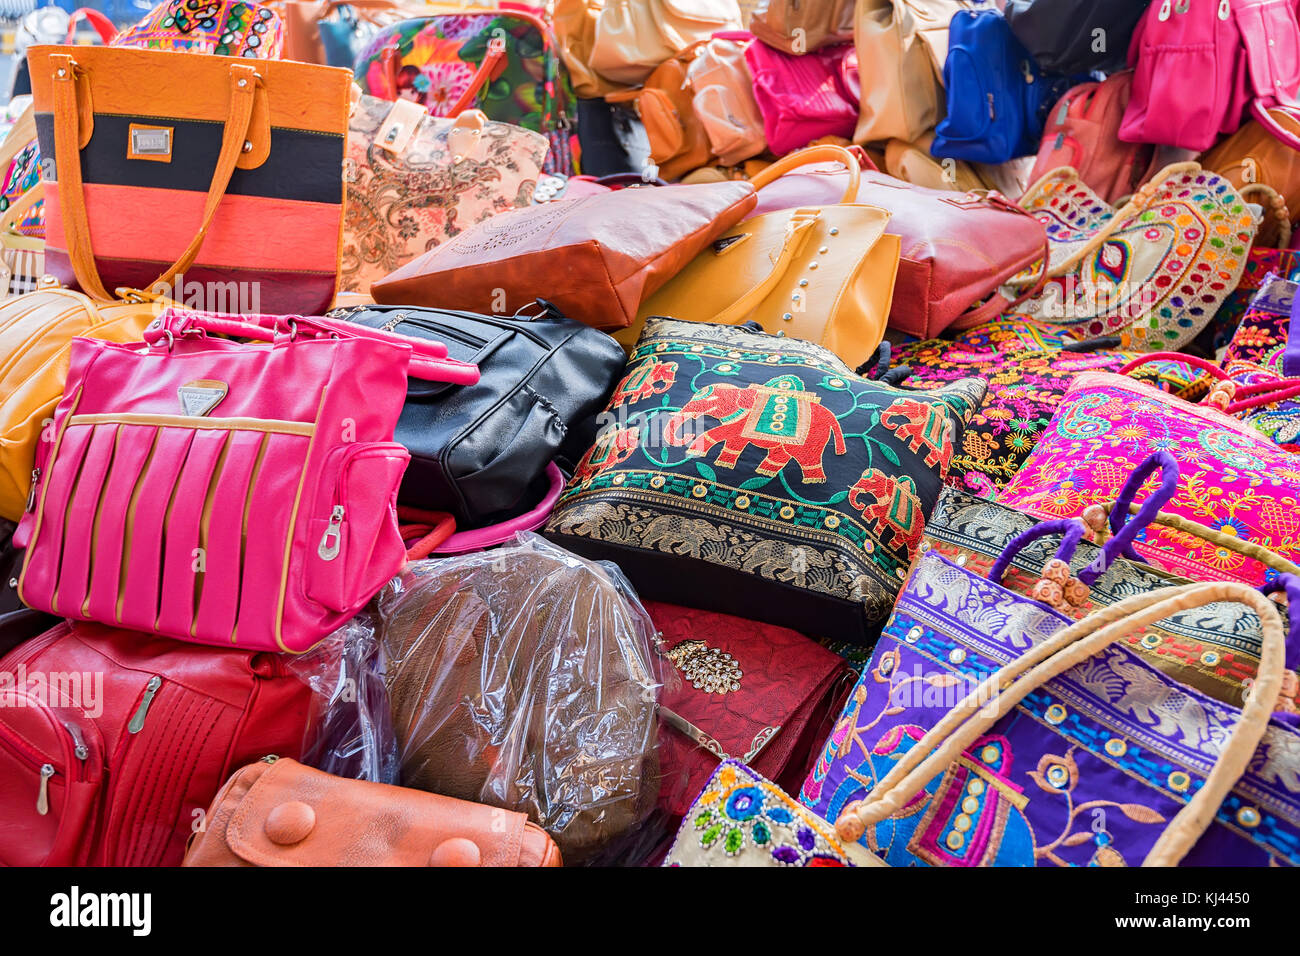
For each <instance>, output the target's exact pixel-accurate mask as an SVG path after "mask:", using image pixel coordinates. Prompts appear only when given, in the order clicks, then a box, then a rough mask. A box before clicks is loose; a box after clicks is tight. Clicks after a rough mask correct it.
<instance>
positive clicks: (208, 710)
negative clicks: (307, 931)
mask: <svg viewBox="0 0 1300 956" xmlns="http://www.w3.org/2000/svg"><path fill="white" fill-rule="evenodd" d="M39 673H45V674H55V673H58V674H64V675H71V677H72V678H80V680H79V681H77V682H70V683H68V684H67V687H69V688H72V689H73V692H74V694H75V695H76V696H73V697H72V698H71V699H68V698H67V697H64V696H57V697H56V696H52V695H49V694H46V695H44V697H43V698H42V697H41V696H40V695H34V694H32V693H31V692H23V691H21V690H19V691H17V692H16V691H15V690H14V686H15V684H16V683H18V680H19V678H20V677H21V678H26V677H27V676H29V675H35V674H39ZM0 680H3V681H5V685H0V699H3V695H10V697H11V698H12V697H13V696H14V695H15V694H16V693H26V695H27V696H26V697H25V699H24V700H23V701H22V703H21V704H20V705H18V706H5V707H0V737H3V738H4V741H5V744H6V745H7V746H0V808H2V809H3V812H0V863H3V864H4V865H6V866H37V865H46V866H175V865H177V864H178V863H180V862H181V858H182V856H183V854H184V851H185V840H186V838H187V837H188V836H189V835H190V834H191V832H193V827H194V824H195V822H196V821H202V820H203V819H204V817H203V813H204V811H205V810H206V808H207V807H208V805H209V804H210V803H211V802H212V799H213V797H214V796H215V795H216V793H217V791H218V790H219V789H220V788H221V785H222V783H223V782H224V781H225V780H226V778H227V777H229V776H230V774H231V772H232V771H233V770H234V769H235V768H237V767H240V766H242V765H243V764H245V763H248V762H249V761H250V760H257V759H259V758H260V757H261V756H263V755H265V754H268V753H276V754H286V755H290V756H297V755H298V753H299V750H300V748H301V747H302V742H303V737H304V735H305V732H306V729H307V720H308V711H309V708H310V704H311V689H310V688H309V687H308V686H307V684H305V683H304V682H302V681H300V680H299V679H298V678H297V677H295V676H292V675H291V674H290V673H289V672H288V669H287V667H286V663H285V658H284V657H283V656H282V655H279V654H267V653H259V652H249V651H247V650H239V649H231V648H211V647H195V646H192V645H187V644H181V643H179V642H177V641H170V640H165V639H163V638H159V637H152V636H150V635H148V634H139V633H135V632H132V631H125V630H119V629H116V628H110V627H104V626H101V625H99V624H88V623H82V622H61V623H59V624H58V625H57V626H56V627H55V628H54V629H53V630H51V631H49V632H48V633H46V634H43V635H42V636H40V637H37V638H33V639H32V640H30V641H27V642H26V643H24V644H21V645H19V646H18V647H17V648H16V649H14V650H13V651H11V652H10V653H9V654H8V655H6V656H5V657H4V658H3V659H2V660H0ZM77 692H79V693H77ZM92 698H93V699H92ZM13 703H15V704H16V703H17V701H16V700H15V701H13ZM74 704H80V706H73V705H74ZM88 713H89V714H90V715H91V716H87V714H88ZM20 755H21V756H20ZM43 767H44V768H45V772H44V773H43V772H42V768H43ZM42 777H44V778H45V781H44V791H43V792H44V795H45V799H44V801H43V802H42V800H41V793H42V782H41V781H42ZM42 809H44V811H45V812H41V810H42Z"/></svg>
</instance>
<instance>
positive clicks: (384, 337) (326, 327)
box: [144, 309, 479, 385]
mask: <svg viewBox="0 0 1300 956" xmlns="http://www.w3.org/2000/svg"><path fill="white" fill-rule="evenodd" d="M193 332H203V333H208V332H211V333H213V334H214V335H230V336H234V337H236V338H246V339H253V340H255V341H258V342H273V341H275V338H276V336H277V335H280V336H283V335H289V336H293V335H299V334H302V333H303V332H310V333H311V334H312V335H313V337H325V338H330V337H334V338H354V339H370V340H372V341H377V342H388V343H390V344H393V345H407V346H410V348H411V364H410V366H409V367H408V369H407V374H409V375H410V376H411V377H412V378H418V379H423V380H424V381H429V382H448V383H450V384H453V385H476V384H478V380H479V370H478V366H476V365H472V364H470V363H468V362H461V361H458V360H456V359H452V358H448V357H447V346H446V345H444V344H443V343H441V342H432V341H429V340H427V339H416V338H410V337H408V336H405V335H398V334H397V333H395V332H386V331H384V330H382V329H372V328H368V327H366V326H363V325H356V324H354V323H351V322H339V321H336V320H333V319H329V318H324V317H320V318H318V317H308V316H301V315H248V316H231V315H217V314H215V313H211V312H182V311H179V310H177V309H167V310H166V311H164V312H163V314H162V315H160V316H159V317H158V318H157V319H156V320H155V321H154V322H153V324H151V325H150V326H149V328H148V329H146V330H145V333H144V340H145V341H146V342H148V343H149V344H151V345H155V344H157V343H158V342H159V341H161V340H162V339H164V338H166V337H167V336H169V335H170V336H179V335H187V334H191V333H193Z"/></svg>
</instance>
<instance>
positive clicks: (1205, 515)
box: [997, 372, 1300, 585]
mask: <svg viewBox="0 0 1300 956" xmlns="http://www.w3.org/2000/svg"><path fill="white" fill-rule="evenodd" d="M1155 451H1166V452H1169V453H1170V454H1171V455H1173V457H1174V458H1175V459H1176V460H1177V461H1178V463H1179V466H1180V468H1181V471H1182V475H1181V477H1180V478H1179V481H1178V490H1177V493H1176V494H1175V495H1174V496H1173V498H1172V499H1171V500H1170V501H1169V503H1168V504H1167V505H1166V506H1165V508H1164V511H1165V512H1166V513H1167V514H1172V515H1176V516H1178V517H1182V518H1186V519H1188V520H1190V521H1195V522H1198V523H1201V524H1204V525H1207V526H1208V527H1210V528H1211V529H1212V530H1215V531H1220V532H1223V533H1225V534H1229V535H1233V536H1235V537H1237V538H1238V539H1240V540H1242V541H1245V542H1249V543H1251V544H1254V545H1259V546H1261V547H1263V548H1267V549H1269V550H1271V551H1274V552H1276V553H1277V554H1279V555H1280V556H1282V557H1283V558H1285V559H1286V560H1288V561H1295V560H1296V559H1297V558H1298V557H1300V456H1297V455H1293V454H1289V453H1288V452H1286V451H1283V450H1282V449H1281V448H1279V447H1278V446H1277V445H1275V444H1274V443H1273V442H1272V441H1270V440H1269V439H1268V438H1266V437H1265V436H1264V435H1262V434H1260V433H1259V432H1258V431H1256V430H1255V429H1254V428H1252V427H1250V426H1249V425H1246V424H1244V423H1242V422H1240V421H1238V420H1237V419H1235V418H1233V417H1231V416H1230V415H1228V414H1225V413H1224V412H1223V411H1220V410H1218V409H1217V408H1214V407H1211V406H1208V405H1204V404H1201V405H1192V404H1191V403H1189V402H1185V401H1182V400H1180V399H1178V398H1174V397H1173V396H1171V395H1164V394H1162V393H1160V392H1157V391H1156V390H1155V389H1153V388H1151V387H1150V386H1148V385H1146V384H1144V383H1141V382H1135V381H1133V380H1132V379H1129V378H1125V377H1123V376H1120V375H1112V374H1109V373H1105V372H1087V373H1084V374H1083V375H1081V376H1079V377H1078V378H1077V379H1075V381H1074V383H1073V384H1072V385H1071V386H1070V389H1069V391H1067V392H1066V395H1065V398H1064V400H1063V401H1062V402H1061V405H1060V407H1059V408H1058V409H1057V410H1056V414H1055V415H1054V416H1053V417H1052V420H1051V422H1050V423H1049V424H1048V426H1047V428H1046V430H1045V431H1044V433H1043V435H1042V437H1041V438H1040V439H1039V442H1038V444H1037V445H1036V446H1035V447H1034V450H1033V451H1032V452H1030V454H1029V457H1028V459H1026V461H1025V464H1024V467H1023V468H1022V469H1021V470H1020V472H1019V473H1018V474H1017V475H1016V476H1015V477H1014V478H1013V479H1012V480H1011V481H1010V482H1009V483H1008V484H1007V485H1006V486H1005V487H1003V488H1002V490H1001V491H1000V492H999V493H998V498H997V500H998V501H1000V502H1002V503H1003V504H1007V505H1011V506H1012V507H1014V508H1019V509H1021V510H1023V511H1028V512H1029V513H1030V514H1034V515H1037V516H1038V517H1040V518H1073V517H1078V516H1079V515H1081V514H1083V512H1084V510H1085V509H1086V508H1087V507H1088V506H1090V505H1093V504H1106V503H1108V502H1110V501H1113V500H1115V498H1116V497H1117V496H1118V494H1119V491H1120V488H1121V486H1122V485H1123V484H1124V482H1125V480H1126V479H1127V478H1128V476H1129V474H1130V473H1132V472H1133V470H1134V469H1135V467H1136V466H1137V465H1138V464H1139V463H1140V462H1142V461H1143V460H1144V459H1146V458H1147V456H1148V455H1150V454H1151V453H1152V452H1155ZM1135 548H1136V549H1137V551H1138V553H1140V554H1141V555H1142V556H1143V557H1145V558H1146V559H1147V560H1149V561H1151V562H1152V563H1153V564H1155V565H1157V566H1159V567H1162V568H1164V569H1165V570H1168V571H1172V572H1174V573H1176V574H1182V575H1185V576H1187V577H1189V578H1192V579H1194V580H1237V581H1244V582H1246V583H1248V584H1254V585H1260V584H1263V583H1264V582H1265V580H1266V579H1267V569H1266V568H1265V567H1264V565H1262V564H1261V563H1260V562H1259V561H1257V560H1255V559H1253V558H1251V557H1248V556H1246V555H1242V554H1236V553H1232V552H1227V551H1223V550H1221V549H1219V548H1216V547H1215V546H1213V545H1211V544H1207V543H1205V542H1203V541H1201V540H1200V539H1197V538H1190V539H1189V538H1188V537H1187V536H1186V535H1183V534H1182V533H1180V532H1178V531H1176V530H1173V529H1167V528H1160V529H1159V530H1155V531H1150V530H1149V531H1147V532H1144V533H1143V534H1142V535H1141V536H1140V537H1139V539H1138V541H1137V542H1136V544H1135Z"/></svg>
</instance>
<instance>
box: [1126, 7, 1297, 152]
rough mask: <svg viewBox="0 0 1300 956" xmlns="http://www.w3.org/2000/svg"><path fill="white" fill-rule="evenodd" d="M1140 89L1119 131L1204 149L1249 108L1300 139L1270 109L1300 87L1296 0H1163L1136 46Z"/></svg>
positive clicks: (1290, 101)
mask: <svg viewBox="0 0 1300 956" xmlns="http://www.w3.org/2000/svg"><path fill="white" fill-rule="evenodd" d="M1128 65H1129V66H1130V67H1134V69H1135V72H1134V74H1133V93H1132V98H1131V99H1130V100H1129V104H1128V108H1127V109H1126V110H1125V112H1124V122H1123V125H1121V126H1120V131H1119V138H1120V139H1122V140H1123V141H1124V142H1126V143H1155V144H1157V145H1165V146H1179V147H1183V148H1185V149H1194V150H1196V151H1198V152H1200V151H1203V150H1207V149H1209V148H1210V147H1211V146H1213V145H1214V142H1215V140H1216V139H1217V138H1218V136H1219V134H1220V133H1235V132H1236V131H1237V129H1238V128H1239V127H1240V126H1241V123H1242V120H1243V118H1244V116H1245V114H1246V112H1247V110H1249V111H1250V112H1252V113H1253V114H1254V116H1255V118H1256V119H1258V120H1259V121H1260V122H1261V123H1262V124H1264V126H1265V127H1267V128H1268V129H1269V131H1270V132H1272V134H1273V135H1274V136H1276V137H1277V138H1278V139H1279V140H1281V141H1282V142H1284V143H1286V144H1287V145H1288V146H1291V147H1292V148H1293V149H1300V139H1297V138H1296V137H1295V135H1294V134H1292V133H1290V132H1288V131H1287V130H1285V129H1283V128H1282V127H1281V126H1280V125H1279V124H1278V122H1277V121H1276V120H1275V119H1273V118H1272V117H1271V116H1269V115H1268V109H1269V107H1272V106H1295V105H1297V96H1298V95H1300V26H1297V23H1296V11H1295V4H1294V0H1177V2H1175V0H1160V2H1159V3H1152V4H1151V6H1150V7H1148V8H1147V11H1146V13H1144V14H1143V15H1142V19H1141V20H1140V21H1139V22H1138V27H1137V30H1136V31H1135V32H1134V34H1133V40H1132V42H1131V43H1130V44H1129V50H1128Z"/></svg>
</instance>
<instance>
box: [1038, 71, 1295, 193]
mask: <svg viewBox="0 0 1300 956" xmlns="http://www.w3.org/2000/svg"><path fill="white" fill-rule="evenodd" d="M1132 87H1133V73H1132V71H1129V70H1125V71H1123V72H1120V73H1115V74H1113V75H1111V76H1108V77H1107V78H1106V79H1105V81H1104V82H1101V83H1081V84H1080V85H1078V86H1076V87H1074V88H1073V89H1071V90H1070V91H1069V92H1068V93H1066V94H1065V96H1063V97H1061V99H1060V101H1059V102H1058V103H1057V104H1056V105H1055V106H1053V107H1052V112H1051V115H1050V116H1049V118H1048V121H1047V125H1046V127H1045V128H1044V130H1043V141H1042V144H1041V145H1040V146H1039V149H1038V157H1037V159H1036V160H1035V162H1034V169H1033V172H1032V173H1031V174H1030V176H1029V179H1030V182H1037V181H1038V180H1039V179H1041V178H1042V177H1043V176H1045V175H1047V174H1048V173H1050V172H1051V171H1052V170H1053V169H1056V168H1057V167H1058V166H1073V167H1074V168H1075V169H1076V170H1078V172H1079V178H1080V179H1081V180H1082V181H1083V182H1084V183H1085V184H1086V185H1087V186H1088V187H1089V188H1090V189H1092V191H1093V192H1095V193H1096V194H1097V195H1098V196H1100V197H1101V198H1102V199H1104V200H1106V202H1109V203H1113V202H1116V201H1118V200H1120V199H1122V198H1124V197H1125V196H1131V195H1133V193H1135V192H1137V190H1138V188H1139V187H1140V186H1141V185H1142V184H1143V183H1145V182H1146V181H1147V180H1148V179H1150V178H1151V176H1152V174H1153V173H1155V172H1156V171H1157V166H1156V162H1157V158H1156V148H1155V147H1154V146H1151V145H1149V144H1141V143H1124V142H1121V141H1120V138H1119V127H1120V123H1122V122H1123V120H1124V111H1125V109H1127V108H1128V101H1129V96H1130V95H1131V93H1132ZM1266 135H1267V134H1266ZM1268 138H1269V139H1270V140H1271V139H1272V138H1271V137H1268ZM1278 152H1279V153H1280V152H1290V151H1289V150H1285V149H1284V147H1281V146H1280V145H1279V146H1278ZM1206 168H1207V169H1212V168H1213V167H1210V166H1207V167H1206ZM1215 172H1219V170H1217V169H1216V170H1215ZM1235 185H1238V186H1240V185H1241V184H1240V183H1236V184H1235ZM1297 186H1298V187H1300V177H1297ZM1297 198H1300V197H1297Z"/></svg>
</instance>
